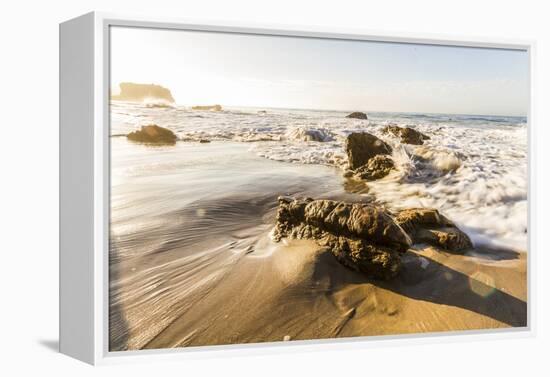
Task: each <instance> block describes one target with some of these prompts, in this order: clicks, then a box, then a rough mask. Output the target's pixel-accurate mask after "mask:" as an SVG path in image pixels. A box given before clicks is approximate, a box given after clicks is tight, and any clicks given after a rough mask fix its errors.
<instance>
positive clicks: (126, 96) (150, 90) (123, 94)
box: [111, 82, 175, 103]
mask: <svg viewBox="0 0 550 377" xmlns="http://www.w3.org/2000/svg"><path fill="white" fill-rule="evenodd" d="M119 86H120V94H119V95H114V96H111V98H112V99H113V100H118V101H131V102H143V101H144V100H146V99H155V100H162V101H166V102H169V103H174V102H175V100H174V97H172V93H170V90H168V89H166V88H164V87H162V86H160V85H155V84H135V83H132V82H123V83H120V85H119Z"/></svg>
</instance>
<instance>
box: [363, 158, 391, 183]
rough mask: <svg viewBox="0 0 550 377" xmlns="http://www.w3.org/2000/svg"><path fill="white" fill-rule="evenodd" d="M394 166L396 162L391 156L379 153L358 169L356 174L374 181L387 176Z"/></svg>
mask: <svg viewBox="0 0 550 377" xmlns="http://www.w3.org/2000/svg"><path fill="white" fill-rule="evenodd" d="M393 168H394V163H393V160H392V159H391V157H388V156H386V155H383V154H379V155H376V156H374V157H373V158H371V159H370V160H369V162H367V164H366V165H363V166H361V167H360V168H359V169H356V170H355V172H354V176H355V177H356V178H359V179H364V180H366V181H373V180H375V179H380V178H383V177H385V176H386V175H388V174H389V173H390V171H391V170H392V169H393Z"/></svg>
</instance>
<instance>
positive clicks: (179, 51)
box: [111, 27, 529, 115]
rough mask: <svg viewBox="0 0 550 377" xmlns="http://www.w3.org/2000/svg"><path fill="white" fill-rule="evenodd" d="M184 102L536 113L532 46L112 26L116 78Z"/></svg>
mask: <svg viewBox="0 0 550 377" xmlns="http://www.w3.org/2000/svg"><path fill="white" fill-rule="evenodd" d="M124 81H130V82H137V83H155V84H159V85H162V86H165V87H167V88H169V89H170V90H171V91H172V94H173V96H174V97H175V99H176V102H177V103H178V104H183V105H196V104H215V103H219V104H221V105H222V106H224V105H225V106H257V107H287V108H304V109H331V110H363V111H403V112H433V113H459V114H485V115H489V114H494V115H526V113H527V107H528V94H529V83H528V56H527V53H526V52H524V51H508V50H492V49H474V48H459V47H443V46H424V45H413V44H395V43H378V42H359V41H341V40H326V39H307V38H294V37H292V38H289V37H271V36H257V35H240V34H223V33H207V32H195V31H171V30H159V29H138V28H122V27H113V28H111V86H112V87H113V90H114V91H116V89H115V88H118V83H120V82H124Z"/></svg>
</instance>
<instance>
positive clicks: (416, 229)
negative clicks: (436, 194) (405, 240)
mask: <svg viewBox="0 0 550 377" xmlns="http://www.w3.org/2000/svg"><path fill="white" fill-rule="evenodd" d="M395 222H396V223H397V224H399V225H400V226H401V227H402V228H403V229H404V230H405V231H406V232H407V233H408V234H409V235H410V236H411V238H412V240H413V242H414V243H428V244H431V245H434V246H438V247H441V248H443V249H446V250H448V251H452V252H455V253H463V252H464V251H466V250H467V249H471V248H472V247H473V245H472V241H471V240H470V238H469V237H468V235H467V234H466V233H464V232H463V231H461V230H460V229H459V228H458V227H457V226H456V225H455V224H454V223H453V222H452V221H451V220H449V219H447V218H446V217H445V216H443V215H441V214H440V213H439V212H438V211H437V210H436V209H432V208H411V209H406V210H403V211H401V212H399V213H398V214H397V216H396V217H395Z"/></svg>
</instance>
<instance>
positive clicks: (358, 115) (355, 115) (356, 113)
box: [346, 111, 369, 120]
mask: <svg viewBox="0 0 550 377" xmlns="http://www.w3.org/2000/svg"><path fill="white" fill-rule="evenodd" d="M346 118H352V119H363V120H367V119H369V118H368V117H367V114H365V113H362V112H360V111H354V112H353V113H351V114H348V115H346Z"/></svg>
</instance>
